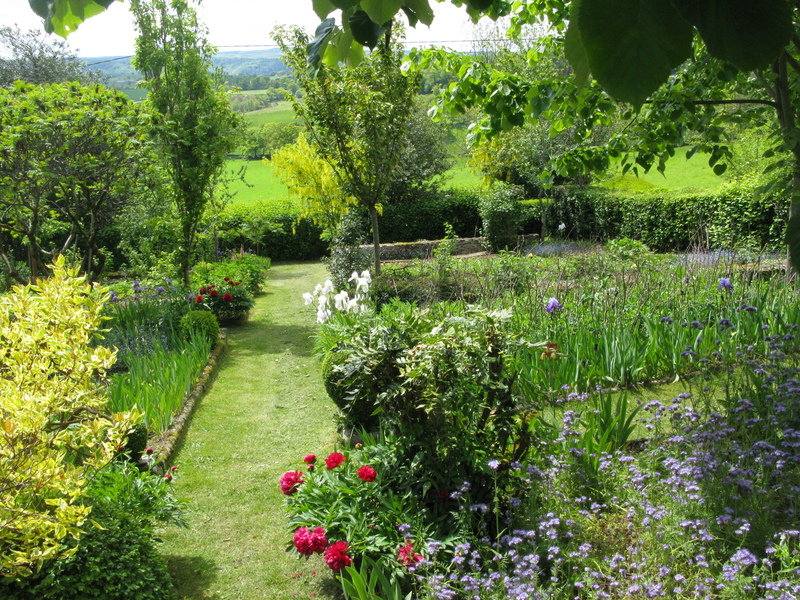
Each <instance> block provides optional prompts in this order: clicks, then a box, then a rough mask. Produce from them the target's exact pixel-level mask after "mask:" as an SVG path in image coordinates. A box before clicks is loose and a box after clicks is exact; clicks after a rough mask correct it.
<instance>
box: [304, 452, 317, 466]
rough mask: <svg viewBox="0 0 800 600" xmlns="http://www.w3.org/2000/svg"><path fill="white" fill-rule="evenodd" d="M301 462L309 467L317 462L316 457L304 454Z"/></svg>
mask: <svg viewBox="0 0 800 600" xmlns="http://www.w3.org/2000/svg"><path fill="white" fill-rule="evenodd" d="M303 462H304V463H306V464H309V465H313V464H314V463H315V462H317V456H316V455H315V454H306V455H305V456H304V457H303Z"/></svg>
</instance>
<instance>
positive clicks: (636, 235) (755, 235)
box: [544, 181, 788, 252]
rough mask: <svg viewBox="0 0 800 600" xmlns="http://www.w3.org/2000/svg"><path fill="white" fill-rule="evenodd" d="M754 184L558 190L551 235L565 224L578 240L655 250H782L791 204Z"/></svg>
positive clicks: (549, 217) (550, 213)
mask: <svg viewBox="0 0 800 600" xmlns="http://www.w3.org/2000/svg"><path fill="white" fill-rule="evenodd" d="M756 189H757V185H756V183H754V182H752V181H745V182H736V183H730V184H726V185H724V186H722V187H721V188H719V189H718V190H716V191H705V190H704V191H696V192H693V191H683V192H666V191H660V192H658V193H655V192H648V193H633V194H631V193H624V192H614V191H610V190H603V189H598V188H583V189H579V188H561V189H558V190H554V194H553V202H552V204H551V205H550V206H548V209H547V210H546V211H545V217H544V219H545V223H544V225H545V232H546V234H547V235H557V234H558V233H559V231H558V227H559V225H560V224H561V223H564V225H566V230H565V232H566V235H568V236H569V237H571V238H575V239H590V240H592V239H593V240H600V241H603V240H607V239H614V238H631V239H635V240H640V241H642V242H644V243H645V244H647V246H649V247H650V248H651V249H652V250H655V251H659V252H668V251H671V250H687V249H690V248H695V247H707V248H733V247H749V248H754V249H760V248H769V249H776V248H781V247H783V245H784V232H785V228H786V220H787V218H788V202H787V201H786V200H785V199H783V198H780V197H777V196H775V195H768V194H756Z"/></svg>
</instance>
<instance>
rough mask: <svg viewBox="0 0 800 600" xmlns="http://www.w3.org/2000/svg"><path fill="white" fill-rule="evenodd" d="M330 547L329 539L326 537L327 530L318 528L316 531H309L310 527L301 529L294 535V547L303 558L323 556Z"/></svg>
mask: <svg viewBox="0 0 800 600" xmlns="http://www.w3.org/2000/svg"><path fill="white" fill-rule="evenodd" d="M327 545H328V538H326V537H325V530H324V529H323V528H322V527H317V528H316V529H314V531H309V530H308V527H301V528H300V529H298V530H297V531H296V532H295V534H294V547H295V548H297V551H298V552H299V553H300V554H302V555H303V556H311V555H312V554H314V553H316V554H322V553H323V552H325V547H326V546H327Z"/></svg>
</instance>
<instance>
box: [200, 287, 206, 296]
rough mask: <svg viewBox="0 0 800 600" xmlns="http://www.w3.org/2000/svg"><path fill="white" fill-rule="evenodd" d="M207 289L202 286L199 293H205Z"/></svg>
mask: <svg viewBox="0 0 800 600" xmlns="http://www.w3.org/2000/svg"><path fill="white" fill-rule="evenodd" d="M207 291H208V290H207V289H206V288H204V287H201V288H200V293H201V294H205V293H206V292H207Z"/></svg>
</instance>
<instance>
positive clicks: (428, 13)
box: [406, 0, 433, 25]
mask: <svg viewBox="0 0 800 600" xmlns="http://www.w3.org/2000/svg"><path fill="white" fill-rule="evenodd" d="M406 6H407V7H408V8H409V9H411V10H413V11H414V14H415V15H416V16H417V18H418V19H419V20H420V21H421V22H422V23H424V24H425V25H430V24H431V23H433V9H432V8H431V5H430V2H429V0H406Z"/></svg>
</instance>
